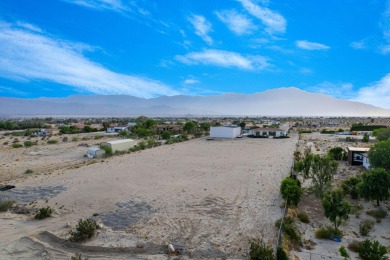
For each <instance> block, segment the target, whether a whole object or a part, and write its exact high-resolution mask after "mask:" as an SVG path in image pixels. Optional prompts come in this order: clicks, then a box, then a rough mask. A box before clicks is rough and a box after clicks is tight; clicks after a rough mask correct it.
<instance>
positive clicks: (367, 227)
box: [359, 219, 375, 236]
mask: <svg viewBox="0 0 390 260" xmlns="http://www.w3.org/2000/svg"><path fill="white" fill-rule="evenodd" d="M374 224H375V223H374V222H373V221H371V220H368V219H366V220H362V221H360V223H359V233H360V235H362V236H367V235H368V233H370V231H371V229H372V228H373V227H374Z"/></svg>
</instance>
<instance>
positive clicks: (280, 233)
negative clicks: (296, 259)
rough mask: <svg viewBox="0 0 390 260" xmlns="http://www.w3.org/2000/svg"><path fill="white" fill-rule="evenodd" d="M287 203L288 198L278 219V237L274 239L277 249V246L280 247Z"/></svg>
mask: <svg viewBox="0 0 390 260" xmlns="http://www.w3.org/2000/svg"><path fill="white" fill-rule="evenodd" d="M287 205H288V198H287V199H286V201H285V205H284V211H283V216H282V219H281V220H280V226H279V232H278V238H277V240H276V250H278V247H280V243H281V242H282V232H283V222H284V217H285V216H286V213H287V210H288V206H287Z"/></svg>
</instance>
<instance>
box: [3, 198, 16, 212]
mask: <svg viewBox="0 0 390 260" xmlns="http://www.w3.org/2000/svg"><path fill="white" fill-rule="evenodd" d="M14 203H15V201H13V200H6V201H2V202H0V212H6V211H8V210H9V209H10V208H11V207H12V206H13V205H14Z"/></svg>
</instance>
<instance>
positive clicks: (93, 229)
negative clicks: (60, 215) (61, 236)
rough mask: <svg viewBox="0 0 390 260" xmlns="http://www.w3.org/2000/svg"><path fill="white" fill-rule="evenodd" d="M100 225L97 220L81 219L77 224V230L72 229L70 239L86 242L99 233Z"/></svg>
mask: <svg viewBox="0 0 390 260" xmlns="http://www.w3.org/2000/svg"><path fill="white" fill-rule="evenodd" d="M98 229H99V225H98V224H97V223H96V221H95V220H92V219H86V220H82V219H80V220H79V222H78V223H77V226H76V231H71V233H70V238H69V240H70V241H71V242H84V241H87V240H88V239H91V238H93V237H94V236H96V235H97V230H98Z"/></svg>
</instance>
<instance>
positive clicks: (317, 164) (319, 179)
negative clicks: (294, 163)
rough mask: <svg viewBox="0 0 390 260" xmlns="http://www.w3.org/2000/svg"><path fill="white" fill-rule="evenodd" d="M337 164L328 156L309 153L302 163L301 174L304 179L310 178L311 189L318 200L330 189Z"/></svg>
mask: <svg viewBox="0 0 390 260" xmlns="http://www.w3.org/2000/svg"><path fill="white" fill-rule="evenodd" d="M337 166H338V162H337V161H336V160H333V159H332V158H330V157H329V156H320V155H318V154H316V155H313V154H311V153H309V154H308V155H306V157H305V158H304V159H303V161H302V167H301V169H302V172H303V176H304V178H305V179H307V178H310V179H311V180H312V182H313V188H314V191H315V193H316V195H317V196H318V197H319V198H321V199H322V198H323V196H324V192H325V191H326V190H327V189H328V188H329V187H330V183H331V181H332V180H333V176H334V175H335V174H336V171H337Z"/></svg>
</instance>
